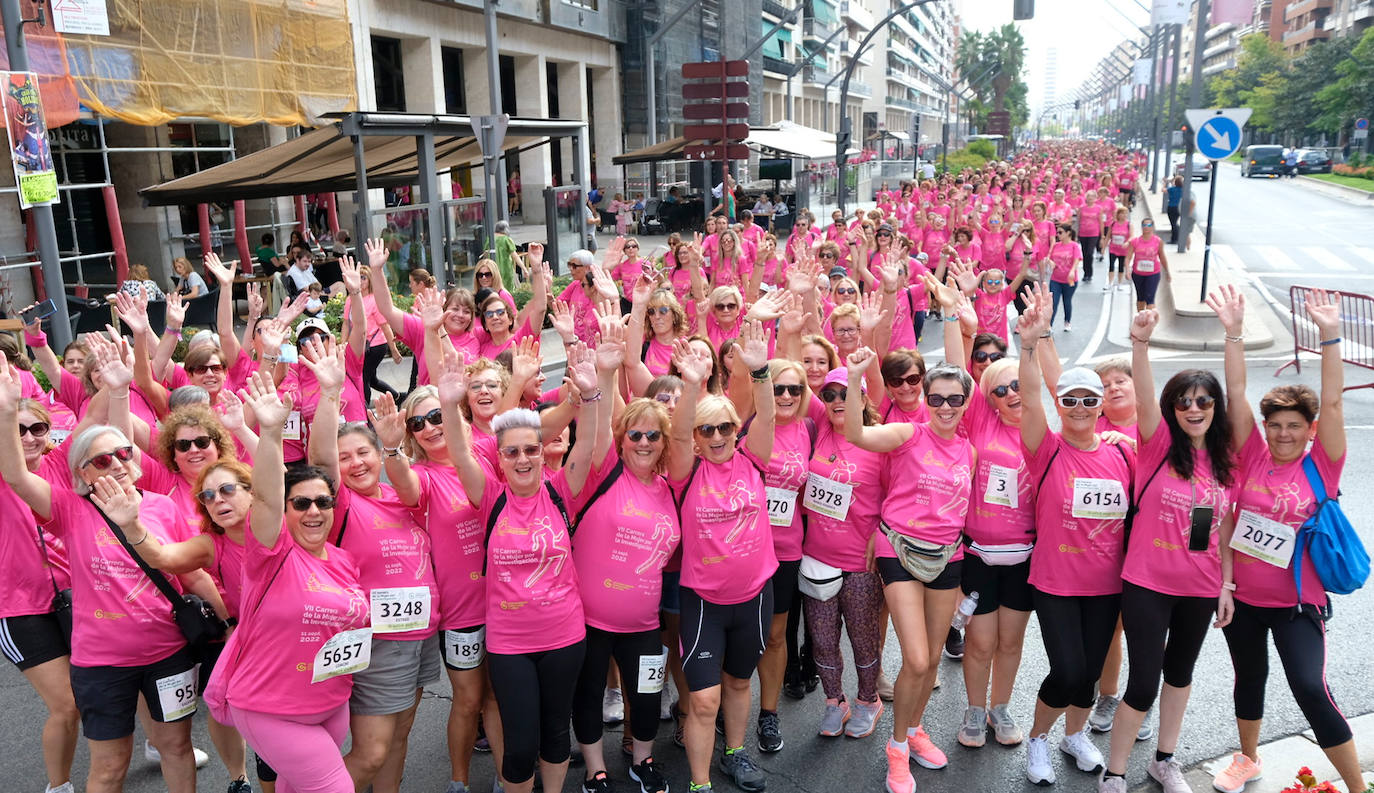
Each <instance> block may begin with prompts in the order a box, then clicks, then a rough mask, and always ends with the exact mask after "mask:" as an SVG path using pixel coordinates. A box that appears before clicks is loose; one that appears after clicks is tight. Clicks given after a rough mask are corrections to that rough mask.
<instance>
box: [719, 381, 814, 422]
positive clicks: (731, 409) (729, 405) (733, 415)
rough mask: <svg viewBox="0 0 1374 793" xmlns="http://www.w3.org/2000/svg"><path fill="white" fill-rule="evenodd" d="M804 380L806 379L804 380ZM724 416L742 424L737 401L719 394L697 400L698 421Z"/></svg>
mask: <svg viewBox="0 0 1374 793" xmlns="http://www.w3.org/2000/svg"><path fill="white" fill-rule="evenodd" d="M803 382H804V381H803ZM717 416H724V417H725V419H726V420H728V421H732V422H734V423H735V427H739V426H740V420H739V411H737V410H735V403H733V402H731V401H730V400H729V399H726V398H725V397H723V396H721V395H719V394H707V395H706V396H704V397H702V398H701V400H700V401H698V402H697V422H698V423H701V422H702V421H706V420H707V419H708V417H717Z"/></svg>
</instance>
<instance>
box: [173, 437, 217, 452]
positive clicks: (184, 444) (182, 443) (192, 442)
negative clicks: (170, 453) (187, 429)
mask: <svg viewBox="0 0 1374 793" xmlns="http://www.w3.org/2000/svg"><path fill="white" fill-rule="evenodd" d="M192 446H194V447H196V448H197V449H208V448H210V436H209V435H197V436H196V437H194V438H177V439H176V440H174V441H172V448H173V449H176V450H177V451H179V452H189V451H191V447H192Z"/></svg>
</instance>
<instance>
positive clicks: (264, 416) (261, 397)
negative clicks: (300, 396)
mask: <svg viewBox="0 0 1374 793" xmlns="http://www.w3.org/2000/svg"><path fill="white" fill-rule="evenodd" d="M244 397H245V398H246V399H247V404H248V405H249V406H250V407H251V408H252V409H253V415H255V416H257V418H258V427H259V428H263V429H265V428H268V427H275V428H276V429H277V431H278V432H280V431H281V428H282V427H284V426H285V425H286V419H287V418H288V417H289V416H290V415H291V409H292V407H294V399H293V398H292V396H291V394H290V392H287V393H285V394H278V393H277V386H276V383H274V382H273V381H272V377H271V375H270V374H267V373H266V372H254V373H253V374H251V375H249V376H248V382H247V383H246V384H245V388H244Z"/></svg>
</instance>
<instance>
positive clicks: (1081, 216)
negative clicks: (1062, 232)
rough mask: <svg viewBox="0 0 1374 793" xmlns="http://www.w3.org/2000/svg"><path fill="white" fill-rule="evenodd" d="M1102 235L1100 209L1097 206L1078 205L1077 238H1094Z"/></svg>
mask: <svg viewBox="0 0 1374 793" xmlns="http://www.w3.org/2000/svg"><path fill="white" fill-rule="evenodd" d="M1101 233H1102V207H1100V206H1098V205H1097V204H1087V203H1084V204H1080V205H1079V210H1078V236H1080V237H1096V236H1097V235H1099V234H1101Z"/></svg>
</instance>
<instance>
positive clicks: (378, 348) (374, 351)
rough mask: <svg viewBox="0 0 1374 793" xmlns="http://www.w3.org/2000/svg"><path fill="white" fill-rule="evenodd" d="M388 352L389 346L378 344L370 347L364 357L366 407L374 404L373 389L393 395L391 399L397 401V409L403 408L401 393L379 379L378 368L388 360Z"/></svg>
mask: <svg viewBox="0 0 1374 793" xmlns="http://www.w3.org/2000/svg"><path fill="white" fill-rule="evenodd" d="M388 352H389V350H387V346H386V345H385V344H378V345H375V346H372V347H368V348H367V352H366V353H365V354H364V355H363V404H364V406H367V405H370V404H372V389H374V388H375V389H377V390H378V391H385V392H386V393H388V394H391V398H392V399H394V400H396V407H400V406H401V395H400V393H398V392H397V391H396V389H394V388H392V387H391V386H390V385H389V384H388V383H387V382H386V381H384V380H381V379H379V378H378V377H377V367H378V366H381V364H382V359H383V358H386V356H387V353H388Z"/></svg>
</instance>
